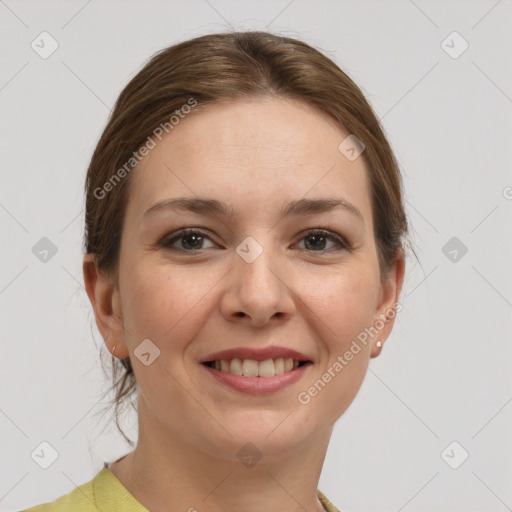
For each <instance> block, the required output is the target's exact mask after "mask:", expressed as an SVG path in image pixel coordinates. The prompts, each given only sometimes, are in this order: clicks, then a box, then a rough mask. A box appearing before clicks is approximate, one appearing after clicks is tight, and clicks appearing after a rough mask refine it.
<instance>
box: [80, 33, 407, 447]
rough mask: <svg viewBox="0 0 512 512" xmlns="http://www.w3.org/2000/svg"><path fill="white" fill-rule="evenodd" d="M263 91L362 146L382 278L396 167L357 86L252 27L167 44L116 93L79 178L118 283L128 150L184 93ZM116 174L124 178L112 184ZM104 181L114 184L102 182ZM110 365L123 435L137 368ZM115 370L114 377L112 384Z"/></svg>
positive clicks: (315, 57)
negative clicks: (323, 118) (316, 112)
mask: <svg viewBox="0 0 512 512" xmlns="http://www.w3.org/2000/svg"><path fill="white" fill-rule="evenodd" d="M261 96H276V97H283V98H289V99H297V100H301V101H305V102H307V103H309V104H310V105H312V106H315V107H317V108H318V109H320V110H321V111H323V112H325V113H327V114H328V115H330V116H331V117H332V118H334V119H335V120H336V121H337V122H338V123H339V124H340V125H341V126H342V127H344V128H345V129H346V130H347V131H348V132H349V133H350V134H354V135H355V136H356V137H357V138H358V139H359V140H360V141H361V142H362V143H363V144H364V146H365V151H364V153H363V155H362V156H363V158H364V159H365V162H366V164H367V166H368V171H369V176H368V177H369V183H370V188H371V203H372V215H373V222H374V234H375V241H376V246H377V251H378V257H379V265H380V269H381V278H384V276H385V275H386V273H387V271H388V270H389V268H390V267H391V265H392V264H393V262H394V259H395V256H396V255H397V251H399V250H403V248H404V243H403V242H404V241H406V239H405V235H406V233H407V231H408V225H407V218H406V214H405V211H404V205H403V199H402V179H401V175H400V170H399V167H398V164H397V162H396V159H395V157H394V155H393V152H392V150H391V147H390V145H389V143H388V141H387V140H386V137H385V135H384V133H383V130H382V128H381V126H380V124H379V121H378V119H377V117H376V116H375V114H374V112H373V110H372V108H371V107H370V105H369V104H368V102H367V100H366V99H365V97H364V95H363V93H362V92H361V91H360V89H359V88H358V87H357V85H356V84H355V83H354V82H353V81H352V80H351V79H350V78H349V77H348V76H347V75H346V74H345V73H344V72H343V71H342V70H341V69H340V68H339V67H338V66H337V65H336V64H335V63H334V62H333V61H332V60H330V59H329V58H328V57H326V56H325V55H323V54H322V53H320V52H319V51H318V50H316V49H314V48H312V47H311V46H309V45H308V44H306V43H304V42H302V41H299V40H296V39H292V38H288V37H283V36H280V35H274V34H271V33H267V32H254V31H248V32H232V33H223V34H211V35H205V36H201V37H197V38H195V39H191V40H188V41H185V42H182V43H179V44H177V45H174V46H171V47H169V48H165V49H163V50H162V51H160V52H158V53H157V54H155V55H154V56H153V57H152V58H151V59H150V60H149V62H148V63H147V64H146V65H145V66H144V67H143V68H142V69H141V70H140V71H139V72H138V73H137V74H136V75H135V77H134V78H133V79H132V80H130V82H129V83H128V85H127V86H126V87H125V88H124V90H123V91H122V92H121V94H120V96H119V98H118V100H117V102H116V104H115V107H114V109H113V111H112V114H111V116H110V119H109V121H108V123H107V125H106V127H105V129H104V131H103V134H102V135H101V138H100V140H99V142H98V144H97V146H96V149H95V151H94V154H93V156H92V159H91V162H90V164H89V168H88V170H87V178H86V183H85V195H86V212H85V234H84V247H85V250H86V252H87V253H92V254H94V255H95V257H96V263H97V269H98V271H102V272H104V273H106V274H108V275H111V276H113V278H114V279H115V282H116V283H118V275H117V269H118V263H119V250H120V241H121V234H122V230H123V218H124V213H125V211H126V206H127V201H128V198H129V190H130V182H131V180H130V174H129V170H130V168H131V167H133V166H134V165H136V163H137V161H136V159H134V155H136V152H137V151H138V150H139V148H141V146H143V144H145V143H146V141H147V140H149V136H150V135H151V134H152V133H153V134H154V133H155V129H157V128H158V127H159V126H161V125H162V123H165V122H167V125H168V126H169V122H168V120H169V119H171V118H172V117H173V116H174V117H176V114H177V113H179V112H180V111H181V110H180V109H182V108H183V106H184V105H187V104H191V103H190V100H191V98H192V99H193V100H194V101H196V102H197V104H198V105H199V107H197V108H202V106H205V105H208V104H211V103H213V102H218V101H222V100H230V99H235V98H236V99H243V98H254V97H261ZM180 117H181V116H180ZM340 142H341V141H340ZM127 162H130V164H129V166H127ZM121 169H124V171H125V172H122V171H121ZM116 173H117V177H118V178H120V177H122V179H116V182H115V183H113V179H112V178H113V177H115V175H116ZM107 182H110V183H111V184H113V185H114V186H108V187H107V186H106V184H107ZM107 190H108V195H106V193H105V191H107ZM98 191H100V192H98ZM112 365H113V386H112V388H111V389H116V395H115V399H114V401H115V418H116V423H117V426H118V428H119V430H120V431H121V433H122V434H123V436H124V437H125V439H127V438H126V436H125V435H124V433H123V432H122V430H121V428H120V427H119V422H118V413H119V410H118V408H119V405H120V403H121V401H122V400H123V399H124V397H126V396H128V395H131V394H132V392H133V391H135V390H136V380H135V375H134V373H133V369H132V365H131V362H130V359H129V358H128V357H127V358H125V359H121V360H119V359H116V360H114V358H112ZM119 372H121V374H122V378H121V379H120V380H119V381H116V377H117V375H118V373H119ZM129 442H130V444H132V445H133V443H131V441H129Z"/></svg>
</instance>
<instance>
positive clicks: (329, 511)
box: [317, 489, 341, 512]
mask: <svg viewBox="0 0 512 512" xmlns="http://www.w3.org/2000/svg"><path fill="white" fill-rule="evenodd" d="M317 494H318V499H319V500H320V503H322V505H323V506H324V509H325V510H326V512H341V511H340V510H339V509H337V508H336V507H335V506H334V505H333V504H332V503H331V502H330V501H329V500H328V499H327V498H326V496H325V495H324V494H323V493H322V492H321V491H320V490H319V489H317Z"/></svg>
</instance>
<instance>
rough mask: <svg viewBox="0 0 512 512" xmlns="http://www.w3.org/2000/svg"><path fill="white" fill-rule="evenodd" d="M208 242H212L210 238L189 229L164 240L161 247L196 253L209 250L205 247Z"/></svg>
mask: <svg viewBox="0 0 512 512" xmlns="http://www.w3.org/2000/svg"><path fill="white" fill-rule="evenodd" d="M206 240H210V238H209V237H208V236H206V235H205V234H204V233H202V232H201V231H196V230H191V229H189V230H183V231H180V232H179V233H177V234H175V235H173V236H172V237H168V238H164V240H162V242H161V243H160V247H163V248H165V249H170V250H177V251H182V252H196V251H201V250H203V249H207V247H204V244H205V241H206ZM210 241H211V240H210ZM176 244H177V245H176Z"/></svg>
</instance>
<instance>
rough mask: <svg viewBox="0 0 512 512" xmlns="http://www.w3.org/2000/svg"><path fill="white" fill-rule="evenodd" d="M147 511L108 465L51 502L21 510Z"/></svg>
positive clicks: (51, 511)
mask: <svg viewBox="0 0 512 512" xmlns="http://www.w3.org/2000/svg"><path fill="white" fill-rule="evenodd" d="M70 510H72V511H73V512H98V510H105V511H106V510H108V511H109V512H117V511H122V512H147V511H146V509H145V508H144V507H143V506H142V505H141V504H140V503H139V502H138V501H137V500H136V499H135V498H134V497H133V496H132V495H131V494H130V493H129V492H128V490H127V489H126V488H125V487H124V486H123V485H122V484H121V482H120V481H119V480H118V479H117V478H116V477H115V476H114V475H113V473H111V471H110V470H109V469H108V468H107V467H105V466H104V467H103V469H102V470H101V471H99V472H98V473H97V474H96V476H95V477H94V478H93V479H92V480H90V481H89V482H86V483H84V484H82V485H80V486H78V487H76V488H75V489H73V490H72V491H71V492H69V493H67V494H64V495H63V496H60V497H59V498H57V499H56V500H55V501H52V502H51V503H42V504H40V505H36V506H34V507H31V508H27V509H25V510H23V511H22V512H69V511H70Z"/></svg>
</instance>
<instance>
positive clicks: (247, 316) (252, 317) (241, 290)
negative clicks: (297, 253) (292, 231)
mask: <svg viewBox="0 0 512 512" xmlns="http://www.w3.org/2000/svg"><path fill="white" fill-rule="evenodd" d="M270 252H271V251H268V250H264V251H263V253H262V254H261V255H260V256H259V257H258V258H257V259H256V260H254V261H252V262H251V263H248V262H247V261H245V260H244V259H243V258H242V257H240V256H239V255H238V254H235V256H234V267H233V269H232V271H231V272H229V274H228V280H229V281H228V286H227V289H226V292H225V293H224V295H223V297H222V302H221V313H222V315H223V316H224V318H225V319H226V320H228V321H230V322H242V323H245V324H248V325H249V324H250V325H251V326H254V327H264V326H265V325H267V324H268V323H269V322H270V321H271V320H272V321H275V320H279V321H281V322H283V321H285V320H286V319H289V318H290V317H291V316H292V315H293V314H294V312H295V304H294V301H293V299H292V296H293V294H292V290H291V289H290V284H289V283H287V279H286V276H285V275H284V271H283V265H282V264H281V265H277V262H276V260H275V258H273V257H271V255H270Z"/></svg>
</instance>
